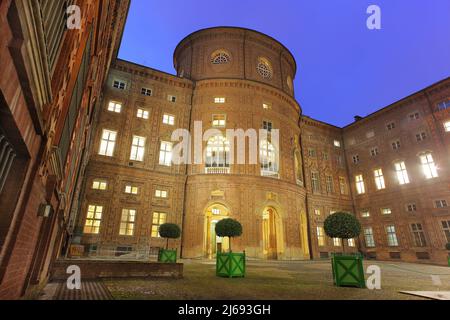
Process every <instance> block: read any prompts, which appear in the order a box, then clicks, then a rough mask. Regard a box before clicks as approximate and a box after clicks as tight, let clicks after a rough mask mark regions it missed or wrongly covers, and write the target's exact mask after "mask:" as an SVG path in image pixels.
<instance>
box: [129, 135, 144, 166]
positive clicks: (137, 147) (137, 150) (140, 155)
mask: <svg viewBox="0 0 450 320" xmlns="http://www.w3.org/2000/svg"><path fill="white" fill-rule="evenodd" d="M145 141H146V138H145V137H139V136H133V143H132V145H131V154H130V160H133V161H144V155H145Z"/></svg>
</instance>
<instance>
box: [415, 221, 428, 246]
mask: <svg viewBox="0 0 450 320" xmlns="http://www.w3.org/2000/svg"><path fill="white" fill-rule="evenodd" d="M411 233H412V236H413V239H414V245H415V246H416V247H426V246H427V240H426V239H425V232H424V231H423V227H422V224H421V223H413V224H411Z"/></svg>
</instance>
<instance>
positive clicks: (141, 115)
mask: <svg viewBox="0 0 450 320" xmlns="http://www.w3.org/2000/svg"><path fill="white" fill-rule="evenodd" d="M149 116H150V113H149V112H148V111H147V110H144V109H141V108H138V109H137V113H136V117H138V118H139V119H144V120H148V118H149Z"/></svg>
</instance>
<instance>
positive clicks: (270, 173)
mask: <svg viewBox="0 0 450 320" xmlns="http://www.w3.org/2000/svg"><path fill="white" fill-rule="evenodd" d="M261 176H263V177H267V178H273V179H280V174H279V173H278V172H273V171H269V170H264V169H262V170H261Z"/></svg>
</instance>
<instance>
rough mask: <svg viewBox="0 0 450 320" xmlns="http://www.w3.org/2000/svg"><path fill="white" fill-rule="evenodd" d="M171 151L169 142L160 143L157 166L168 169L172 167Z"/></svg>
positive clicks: (171, 146)
mask: <svg viewBox="0 0 450 320" xmlns="http://www.w3.org/2000/svg"><path fill="white" fill-rule="evenodd" d="M172 149H173V144H172V143H171V142H167V141H162V142H161V148H160V150H159V164H160V165H163V166H168V167H170V166H171V165H172Z"/></svg>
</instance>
